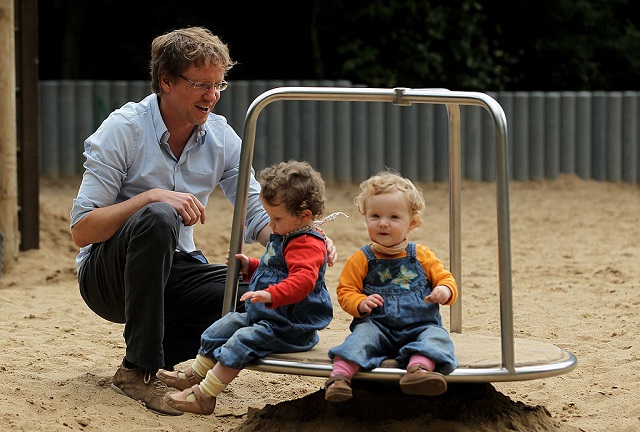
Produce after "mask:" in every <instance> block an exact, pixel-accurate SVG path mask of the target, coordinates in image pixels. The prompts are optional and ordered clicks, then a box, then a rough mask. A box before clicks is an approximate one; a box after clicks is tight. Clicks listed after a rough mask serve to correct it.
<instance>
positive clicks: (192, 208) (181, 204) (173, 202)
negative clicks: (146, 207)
mask: <svg viewBox="0 0 640 432" xmlns="http://www.w3.org/2000/svg"><path fill="white" fill-rule="evenodd" d="M153 193H154V201H161V202H165V203H167V204H169V205H170V206H171V207H173V208H174V209H175V210H176V211H177V212H178V214H179V215H180V216H181V217H182V221H183V223H184V225H185V226H191V225H195V224H196V223H197V222H198V221H200V223H202V224H204V222H205V218H206V211H205V208H204V206H203V205H202V203H201V202H200V200H199V199H198V198H196V197H195V195H193V194H190V193H185V192H176V191H169V190H164V189H153Z"/></svg>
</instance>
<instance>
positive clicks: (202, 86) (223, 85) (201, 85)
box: [178, 75, 229, 91]
mask: <svg viewBox="0 0 640 432" xmlns="http://www.w3.org/2000/svg"><path fill="white" fill-rule="evenodd" d="M178 76H179V77H180V78H182V79H183V80H185V81H187V82H188V83H189V84H191V85H192V86H193V89H194V90H195V91H209V90H211V89H216V90H218V91H225V90H226V89H227V87H229V83H228V82H226V81H224V80H222V81H220V82H219V83H206V82H193V81H191V80H190V79H189V78H185V77H184V76H182V75H178Z"/></svg>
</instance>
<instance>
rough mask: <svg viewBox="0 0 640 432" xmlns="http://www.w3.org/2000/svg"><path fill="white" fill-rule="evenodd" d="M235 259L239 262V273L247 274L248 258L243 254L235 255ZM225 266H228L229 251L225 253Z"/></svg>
mask: <svg viewBox="0 0 640 432" xmlns="http://www.w3.org/2000/svg"><path fill="white" fill-rule="evenodd" d="M236 259H237V260H240V271H239V273H242V274H247V273H248V272H249V257H248V256H246V255H243V254H236ZM224 263H225V264H226V265H229V251H227V258H226V259H225V260H224Z"/></svg>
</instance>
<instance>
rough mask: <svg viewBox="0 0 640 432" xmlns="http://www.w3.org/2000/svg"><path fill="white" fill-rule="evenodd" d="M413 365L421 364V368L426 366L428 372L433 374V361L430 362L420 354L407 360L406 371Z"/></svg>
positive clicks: (434, 366) (434, 365)
mask: <svg viewBox="0 0 640 432" xmlns="http://www.w3.org/2000/svg"><path fill="white" fill-rule="evenodd" d="M415 364H421V365H423V366H426V367H427V369H429V372H433V371H434V369H435V368H436V364H435V362H434V361H433V360H431V359H430V358H429V357H425V356H423V355H420V354H413V355H412V356H411V358H410V359H409V364H408V365H407V369H409V367H410V366H413V365H415Z"/></svg>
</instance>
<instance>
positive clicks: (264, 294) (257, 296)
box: [240, 290, 272, 303]
mask: <svg viewBox="0 0 640 432" xmlns="http://www.w3.org/2000/svg"><path fill="white" fill-rule="evenodd" d="M246 300H251V303H271V302H272V298H271V294H270V293H269V291H265V290H259V291H247V292H246V293H244V294H242V297H240V301H246Z"/></svg>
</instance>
